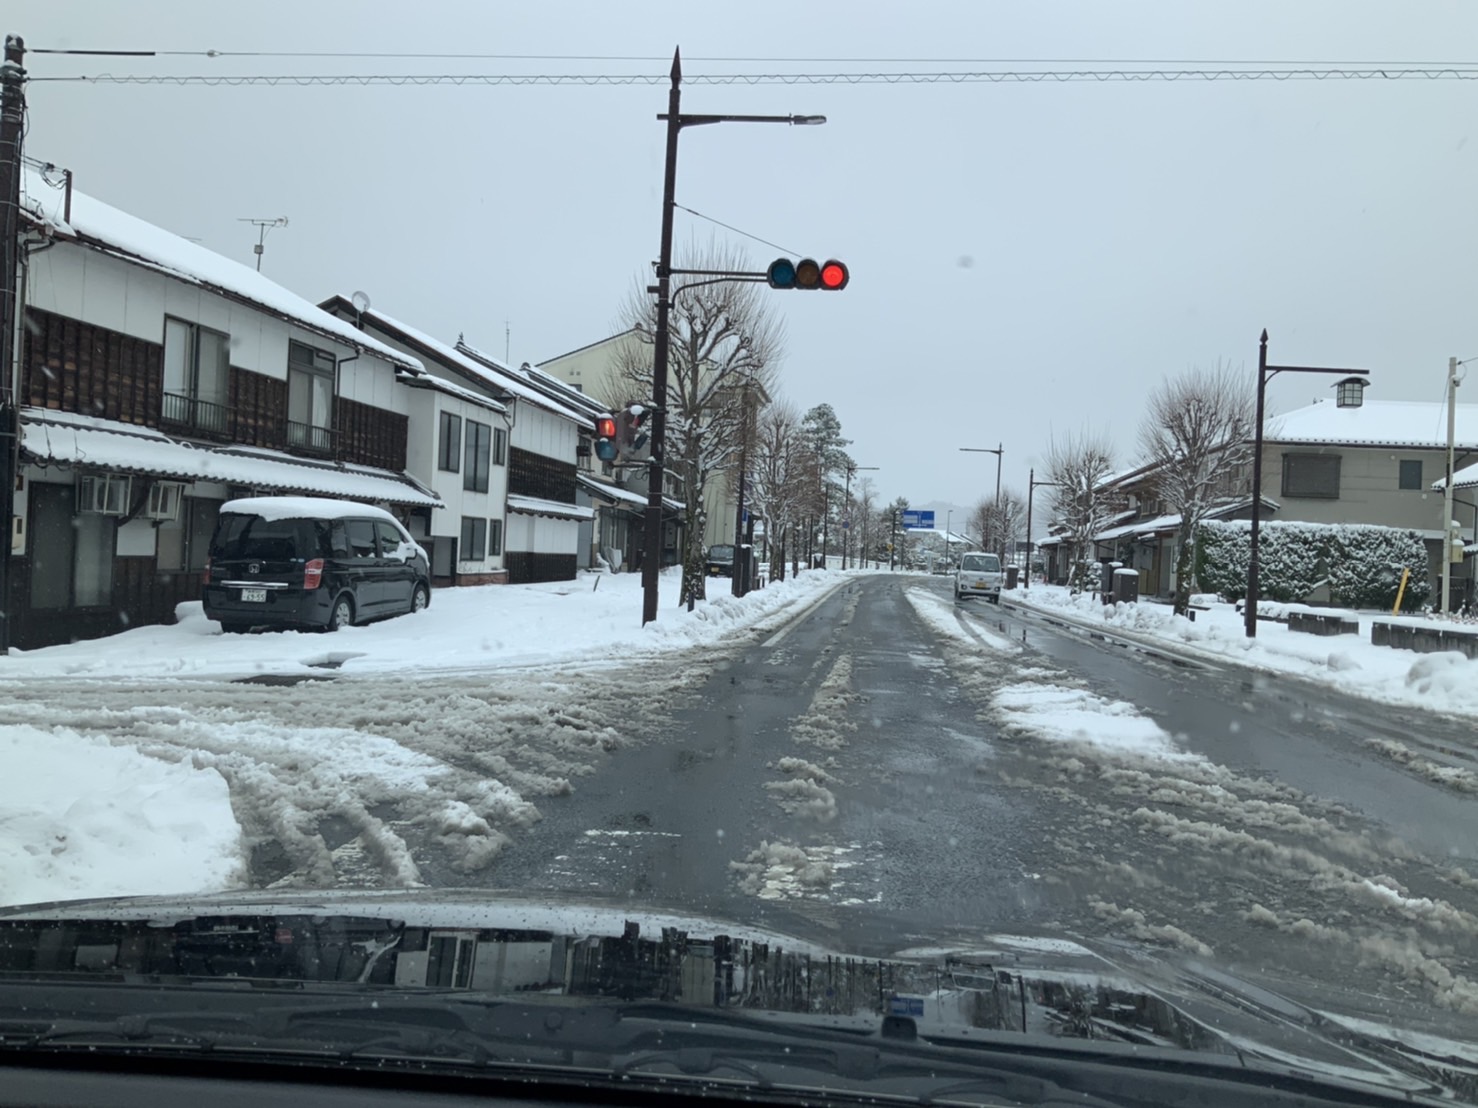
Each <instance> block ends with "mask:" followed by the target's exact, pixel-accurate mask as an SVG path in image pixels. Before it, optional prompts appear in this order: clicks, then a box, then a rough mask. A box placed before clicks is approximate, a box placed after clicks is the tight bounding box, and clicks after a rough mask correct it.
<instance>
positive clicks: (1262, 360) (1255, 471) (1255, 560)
mask: <svg viewBox="0 0 1478 1108" xmlns="http://www.w3.org/2000/svg"><path fill="white" fill-rule="evenodd" d="M1280 373H1336V374H1345V375H1346V376H1354V377H1369V376H1370V370H1368V369H1331V368H1327V367H1324V366H1306V365H1268V330H1267V328H1266V327H1264V328H1263V331H1262V338H1261V340H1260V342H1259V344H1258V348H1257V433H1256V436H1255V437H1254V439H1253V447H1252V549H1251V550H1250V551H1248V557H1247V599H1246V601H1245V602H1244V609H1243V613H1242V615H1243V627H1244V630H1245V631H1246V634H1247V637H1248V638H1249V639H1255V638H1257V601H1258V597H1259V596H1260V595H1261V591H1260V589H1259V587H1258V573H1259V570H1260V569H1261V566H1260V565H1259V563H1260V561H1261V558H1260V556H1259V553H1258V549H1257V538H1258V535H1259V534H1260V533H1261V527H1262V421H1263V412H1264V409H1265V403H1264V395H1265V393H1266V391H1267V386H1268V382H1269V381H1270V380H1272V379H1273V378H1274V377H1276V376H1277V375H1278V374H1280Z"/></svg>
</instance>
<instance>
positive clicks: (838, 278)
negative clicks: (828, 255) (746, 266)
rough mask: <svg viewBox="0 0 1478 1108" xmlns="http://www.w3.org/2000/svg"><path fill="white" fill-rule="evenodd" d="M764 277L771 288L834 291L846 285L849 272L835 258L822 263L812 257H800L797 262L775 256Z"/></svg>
mask: <svg viewBox="0 0 1478 1108" xmlns="http://www.w3.org/2000/svg"><path fill="white" fill-rule="evenodd" d="M765 279H766V281H767V282H768V283H769V285H770V287H771V288H772V289H826V290H827V291H829V292H835V291H836V290H838V289H844V288H846V287H847V282H848V281H849V280H851V274H850V273H848V272H847V267H846V266H845V265H843V264H842V263H841V262H839V261H837V260H836V259H835V258H832V259H830V260H829V261H826V262H822V263H817V261H816V260H815V259H814V258H802V259H801V260H800V261H798V262H793V261H791V260H790V259H789V258H776V259H775V260H774V261H773V262H771V263H770V268H769V269H768V270H766V271H765Z"/></svg>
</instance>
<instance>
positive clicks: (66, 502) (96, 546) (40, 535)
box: [30, 483, 117, 608]
mask: <svg viewBox="0 0 1478 1108" xmlns="http://www.w3.org/2000/svg"><path fill="white" fill-rule="evenodd" d="M30 495H31V607H33V608H95V607H101V606H103V605H106V604H108V603H109V602H110V601H111V600H112V598H113V552H114V550H115V549H116V544H117V538H116V534H117V524H116V522H115V520H114V519H113V517H112V516H106V515H100V514H99V513H97V512H75V513H74V511H73V508H74V506H75V504H76V500H75V497H76V492H75V490H74V489H72V488H71V487H70V486H68V485H47V484H40V483H34V484H32V485H31V493H30Z"/></svg>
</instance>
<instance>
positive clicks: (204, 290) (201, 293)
mask: <svg viewBox="0 0 1478 1108" xmlns="http://www.w3.org/2000/svg"><path fill="white" fill-rule="evenodd" d="M21 228H22V256H23V271H22V282H21V284H22V287H21V308H22V312H21V314H22V326H21V343H20V350H19V358H18V364H17V371H16V380H14V381H13V382H9V383H10V384H11V386H12V387H13V388H14V390H15V395H16V396H17V398H18V401H19V403H20V405H21V414H20V422H21V427H20V432H21V436H20V439H21V441H20V454H19V461H20V465H21V470H20V473H19V480H18V482H17V491H16V500H15V509H14V518H13V520H12V521H11V545H10V554H11V569H12V580H11V591H10V595H9V597H7V598H6V605H5V608H6V613H7V617H8V618H9V619H10V629H11V641H12V642H13V643H14V644H15V645H17V646H22V647H35V646H42V645H47V644H49V643H55V642H66V641H69V640H71V639H76V638H92V637H97V636H99V635H105V634H109V633H112V632H113V631H116V630H119V629H121V628H124V627H129V626H138V625H140V624H147V623H167V622H172V621H173V619H174V618H175V610H176V607H177V605H178V604H179V603H181V602H183V601H192V600H197V599H198V598H199V596H200V586H201V572H202V571H203V569H204V568H205V564H206V557H207V547H208V543H209V539H210V536H211V533H212V531H213V529H214V525H215V518H216V513H217V511H218V509H219V506H220V505H221V503H223V502H224V501H225V500H227V499H230V498H232V497H235V496H240V495H252V494H255V493H268V494H270V493H308V494H315V495H320V496H333V497H342V498H345V499H353V500H362V501H365V502H366V503H370V504H375V505H379V506H381V507H385V508H389V509H391V510H392V511H394V512H395V513H396V514H397V515H398V516H399V517H400V518H401V519H402V520H403V521H405V522H406V523H407V524H408V525H409V526H411V527H412V529H413V530H417V529H419V530H420V531H421V533H425V527H426V526H428V525H429V523H430V520H431V519H432V518H433V517H434V515H435V514H436V511H437V509H438V506H439V503H440V502H439V500H438V498H437V496H436V494H435V493H434V492H433V491H432V490H431V489H430V488H429V487H427V486H426V485H423V484H421V483H420V482H417V481H416V480H415V479H414V478H412V477H409V476H407V475H406V473H405V469H406V465H407V452H408V448H409V442H410V438H411V435H410V407H411V395H412V394H411V392H410V390H408V389H406V388H404V387H403V386H402V385H401V384H400V383H399V377H400V376H401V375H407V374H409V375H414V374H419V373H421V372H422V369H421V366H420V363H419V362H418V361H417V360H416V359H415V358H414V357H410V356H408V355H406V354H405V353H403V352H401V351H398V350H395V349H393V348H391V347H389V346H388V345H386V344H384V343H381V342H378V341H376V340H375V339H373V338H371V337H370V336H368V335H365V334H363V333H361V332H359V331H357V330H355V328H353V327H352V326H350V325H348V324H346V323H344V322H343V321H342V320H340V319H338V318H336V317H334V316H332V315H330V314H328V313H327V312H324V311H321V310H320V309H319V308H317V307H315V306H314V305H313V304H311V303H309V302H308V301H306V300H303V299H302V298H300V297H298V296H296V295H295V294H293V293H292V292H289V291H288V290H287V289H285V288H283V287H282V286H280V285H278V284H276V283H275V282H273V281H271V280H269V279H268V278H266V277H263V276H262V275H261V274H260V273H257V272H256V271H255V270H254V269H252V268H251V267H249V266H245V265H241V264H239V263H237V262H234V261H231V260H230V259H227V258H223V257H221V256H220V255H218V254H214V253H212V252H211V251H209V250H206V249H205V248H203V247H201V246H198V245H196V244H194V243H191V242H189V241H187V240H185V239H182V238H179V237H178V236H176V235H173V234H170V233H169V232H167V231H164V230H161V229H160V228H158V227H155V226H152V225H151V224H148V223H145V222H144V221H142V220H140V219H136V218H135V217H133V216H130V215H128V214H126V213H124V212H121V211H118V210H117V209H115V208H112V207H110V206H108V205H107V204H104V203H102V202H100V201H98V200H95V199H93V198H92V197H89V196H87V195H85V194H84V193H82V192H75V191H70V190H68V189H64V188H61V187H53V186H52V185H51V184H50V183H49V182H48V181H47V180H46V179H45V178H44V177H43V175H42V174H41V173H39V172H33V171H28V172H27V173H26V174H25V177H24V181H23V187H22V224H21Z"/></svg>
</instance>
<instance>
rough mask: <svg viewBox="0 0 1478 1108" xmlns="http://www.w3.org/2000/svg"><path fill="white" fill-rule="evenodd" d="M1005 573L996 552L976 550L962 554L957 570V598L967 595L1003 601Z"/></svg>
mask: <svg viewBox="0 0 1478 1108" xmlns="http://www.w3.org/2000/svg"><path fill="white" fill-rule="evenodd" d="M1004 578H1005V574H1004V573H1002V572H1001V559H1000V558H999V557H997V556H996V555H995V554H984V553H980V552H978V551H977V552H976V553H973V554H962V555H960V568H959V569H957V570H956V571H955V599H956V600H964V599H965V597H967V596H985V597H989V598H990V599H991V600H993V601H994V602H995V603H997V604H999V603H1000V602H1001V583H1002V581H1003V580H1004Z"/></svg>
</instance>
